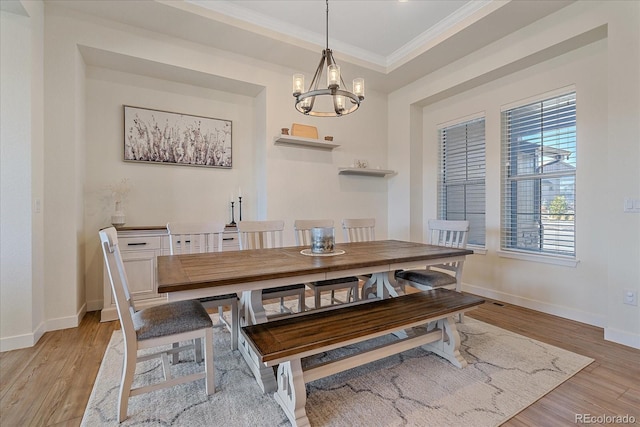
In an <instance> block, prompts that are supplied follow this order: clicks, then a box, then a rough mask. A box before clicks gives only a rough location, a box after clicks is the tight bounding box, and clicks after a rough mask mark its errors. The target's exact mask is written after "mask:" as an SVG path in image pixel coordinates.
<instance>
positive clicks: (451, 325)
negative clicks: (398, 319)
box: [424, 317, 467, 368]
mask: <svg viewBox="0 0 640 427" xmlns="http://www.w3.org/2000/svg"><path fill="white" fill-rule="evenodd" d="M433 328H440V329H442V331H443V337H442V340H440V341H436V342H434V343H431V344H427V345H425V346H424V347H425V349H427V350H429V351H431V352H433V353H435V354H437V355H438V356H440V357H444V358H445V359H447V360H448V361H449V362H451V363H452V364H453V365H454V366H457V367H458V368H464V367H465V366H467V361H466V360H465V359H464V357H462V355H461V354H460V334H459V333H458V329H457V328H456V322H455V320H453V317H447V318H446V319H440V320H438V321H436V322H432V323H430V324H429V327H428V329H429V330H431V329H433Z"/></svg>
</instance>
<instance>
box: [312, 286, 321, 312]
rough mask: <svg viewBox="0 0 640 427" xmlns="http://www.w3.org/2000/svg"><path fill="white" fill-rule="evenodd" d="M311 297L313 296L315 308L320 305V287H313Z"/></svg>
mask: <svg viewBox="0 0 640 427" xmlns="http://www.w3.org/2000/svg"><path fill="white" fill-rule="evenodd" d="M313 297H314V301H315V306H316V308H320V307H322V298H321V297H322V292H320V289H318V288H315V289H314V290H313Z"/></svg>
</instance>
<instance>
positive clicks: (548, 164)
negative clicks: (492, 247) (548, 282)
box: [501, 92, 576, 257]
mask: <svg viewBox="0 0 640 427" xmlns="http://www.w3.org/2000/svg"><path fill="white" fill-rule="evenodd" d="M502 165H503V169H502V224H501V248H502V249H503V250H508V251H523V252H528V253H539V254H544V255H554V256H555V255H565V256H570V257H575V254H576V251H575V216H576V212H575V201H576V94H575V92H572V93H568V94H563V95H561V96H556V97H553V98H550V99H545V100H544V101H539V102H534V103H531V104H528V105H524V106H519V107H517V108H512V109H509V110H506V111H503V112H502Z"/></svg>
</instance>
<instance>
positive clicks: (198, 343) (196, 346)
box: [193, 338, 202, 363]
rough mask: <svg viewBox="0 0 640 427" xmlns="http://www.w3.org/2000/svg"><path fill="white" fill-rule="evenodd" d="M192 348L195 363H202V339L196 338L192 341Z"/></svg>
mask: <svg viewBox="0 0 640 427" xmlns="http://www.w3.org/2000/svg"><path fill="white" fill-rule="evenodd" d="M193 346H194V349H195V352H196V362H198V363H200V362H202V339H201V338H196V339H194V340H193Z"/></svg>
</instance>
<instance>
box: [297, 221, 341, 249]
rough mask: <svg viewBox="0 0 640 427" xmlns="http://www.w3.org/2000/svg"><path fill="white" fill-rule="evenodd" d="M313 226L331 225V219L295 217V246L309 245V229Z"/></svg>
mask: <svg viewBox="0 0 640 427" xmlns="http://www.w3.org/2000/svg"><path fill="white" fill-rule="evenodd" d="M315 227H333V220H332V219H297V220H295V222H294V223H293V230H294V231H295V235H296V246H310V245H311V230H312V229H314V228H315Z"/></svg>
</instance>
